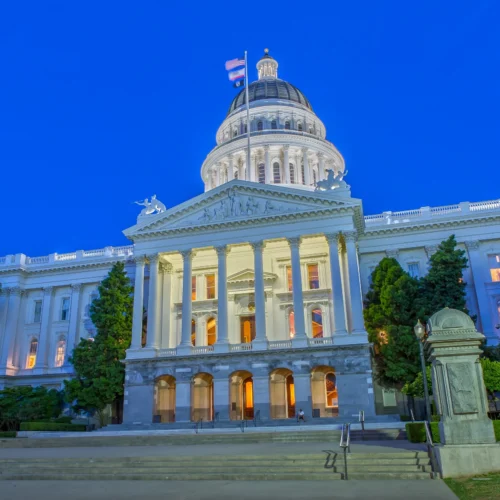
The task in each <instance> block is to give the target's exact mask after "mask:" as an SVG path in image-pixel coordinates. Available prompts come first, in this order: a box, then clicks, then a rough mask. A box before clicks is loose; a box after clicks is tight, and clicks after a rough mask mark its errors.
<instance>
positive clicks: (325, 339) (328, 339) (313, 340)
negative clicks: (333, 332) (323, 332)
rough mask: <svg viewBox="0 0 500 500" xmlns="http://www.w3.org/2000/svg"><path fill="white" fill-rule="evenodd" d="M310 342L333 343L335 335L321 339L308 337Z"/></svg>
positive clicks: (319, 343) (312, 343)
mask: <svg viewBox="0 0 500 500" xmlns="http://www.w3.org/2000/svg"><path fill="white" fill-rule="evenodd" d="M307 342H308V344H309V345H310V346H311V345H333V337H324V338H321V339H308V341H307Z"/></svg>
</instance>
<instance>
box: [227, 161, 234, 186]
mask: <svg viewBox="0 0 500 500" xmlns="http://www.w3.org/2000/svg"><path fill="white" fill-rule="evenodd" d="M227 160H228V167H227V181H228V182H230V181H232V180H233V179H234V157H233V155H229V156H228V157H227Z"/></svg>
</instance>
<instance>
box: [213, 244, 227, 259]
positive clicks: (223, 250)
mask: <svg viewBox="0 0 500 500" xmlns="http://www.w3.org/2000/svg"><path fill="white" fill-rule="evenodd" d="M214 249H215V251H216V252H217V256H221V255H227V254H228V253H229V252H230V251H231V249H230V248H229V245H220V246H217V247H214Z"/></svg>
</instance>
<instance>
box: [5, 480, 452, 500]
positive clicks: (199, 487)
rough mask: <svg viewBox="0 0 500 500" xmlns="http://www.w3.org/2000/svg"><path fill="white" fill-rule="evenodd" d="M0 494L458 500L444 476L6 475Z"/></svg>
mask: <svg viewBox="0 0 500 500" xmlns="http://www.w3.org/2000/svg"><path fill="white" fill-rule="evenodd" d="M0 497H1V498H2V499H3V498H5V499H7V498H19V499H24V498H36V499H37V500H59V499H67V498H71V500H88V499H89V498H91V499H92V500H109V499H115V498H119V499H120V500H132V499H134V500H136V499H137V500H142V499H147V500H165V499H166V498H175V500H188V499H189V500H191V499H196V500H234V499H235V498H237V499H238V500H304V499H310V500H342V499H360V498H369V499H370V500H401V499H402V498H404V499H405V500H413V499H415V500H416V499H419V500H421V499H425V500H457V497H456V496H455V495H454V494H453V493H452V492H451V490H450V489H449V488H448V487H447V486H446V484H445V483H444V482H443V481H439V480H436V481H418V480H417V481H332V482H330V481H316V482H312V481H253V482H246V481H232V482H228V481H193V482H187V481H183V482H181V481H2V482H1V483H0Z"/></svg>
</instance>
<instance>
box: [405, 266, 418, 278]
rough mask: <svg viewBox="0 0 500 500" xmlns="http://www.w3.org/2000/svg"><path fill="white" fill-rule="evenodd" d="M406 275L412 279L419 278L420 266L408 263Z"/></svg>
mask: <svg viewBox="0 0 500 500" xmlns="http://www.w3.org/2000/svg"><path fill="white" fill-rule="evenodd" d="M408 274H409V275H410V276H411V277H412V278H420V266H419V264H418V262H410V263H409V264H408Z"/></svg>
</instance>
